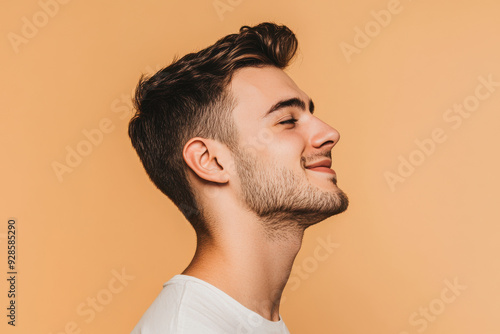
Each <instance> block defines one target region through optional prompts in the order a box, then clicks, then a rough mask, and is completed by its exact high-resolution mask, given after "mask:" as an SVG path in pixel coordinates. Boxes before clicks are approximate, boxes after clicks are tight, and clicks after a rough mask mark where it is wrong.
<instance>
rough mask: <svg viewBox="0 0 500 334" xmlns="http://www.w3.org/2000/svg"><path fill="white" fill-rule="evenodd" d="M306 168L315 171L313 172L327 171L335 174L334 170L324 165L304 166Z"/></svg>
mask: <svg viewBox="0 0 500 334" xmlns="http://www.w3.org/2000/svg"><path fill="white" fill-rule="evenodd" d="M306 169H309V170H312V171H315V172H322V173H328V174H333V175H337V173H335V171H334V170H333V169H331V168H328V167H325V166H319V167H306Z"/></svg>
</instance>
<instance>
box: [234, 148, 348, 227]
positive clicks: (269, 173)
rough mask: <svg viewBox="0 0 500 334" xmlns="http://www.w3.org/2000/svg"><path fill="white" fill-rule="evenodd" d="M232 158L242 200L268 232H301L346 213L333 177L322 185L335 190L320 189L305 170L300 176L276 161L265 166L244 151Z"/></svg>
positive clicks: (345, 202)
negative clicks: (328, 185)
mask: <svg viewBox="0 0 500 334" xmlns="http://www.w3.org/2000/svg"><path fill="white" fill-rule="evenodd" d="M233 157H234V159H235V166H236V171H237V173H238V176H239V179H240V183H241V196H242V198H241V200H242V201H243V203H244V204H245V205H246V206H247V207H248V209H249V210H251V211H252V212H254V213H255V214H256V215H257V216H258V217H259V218H260V219H261V221H262V222H263V224H264V225H265V227H266V229H268V230H269V231H281V230H285V229H291V228H295V229H296V228H299V229H302V230H303V229H305V228H307V227H309V226H311V225H313V224H316V223H318V222H320V221H322V220H324V219H326V218H328V217H331V216H333V215H336V214H339V213H341V212H343V211H345V210H346V209H347V207H348V205H349V199H348V197H347V195H346V194H345V193H344V192H343V191H342V190H341V189H339V188H338V187H337V186H336V183H337V181H336V178H335V177H334V176H333V175H332V177H331V178H330V180H328V181H325V182H332V183H333V184H335V187H334V188H333V189H332V190H323V189H320V188H318V187H316V186H315V185H313V184H311V183H309V181H308V179H307V177H306V175H305V170H304V174H303V175H300V174H298V173H297V172H295V171H293V170H291V169H288V168H286V167H284V166H279V165H278V163H277V162H270V163H266V164H264V163H263V161H262V159H258V157H257V156H255V155H251V154H248V153H246V152H245V151H244V150H235V151H233Z"/></svg>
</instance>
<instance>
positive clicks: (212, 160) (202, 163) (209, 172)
mask: <svg viewBox="0 0 500 334" xmlns="http://www.w3.org/2000/svg"><path fill="white" fill-rule="evenodd" d="M220 149H221V147H220V144H219V143H217V142H215V141H214V140H211V139H206V138H200V137H195V138H191V139H190V140H189V141H188V142H187V143H186V145H184V149H183V151H182V156H183V158H184V161H185V162H186V164H187V165H188V166H189V168H191V170H192V171H193V172H194V173H195V174H196V175H198V177H200V178H202V179H204V180H207V181H211V182H216V183H226V182H228V181H229V176H228V173H227V169H225V168H224V164H223V163H222V161H221V160H222V159H220V157H219V156H218V153H220Z"/></svg>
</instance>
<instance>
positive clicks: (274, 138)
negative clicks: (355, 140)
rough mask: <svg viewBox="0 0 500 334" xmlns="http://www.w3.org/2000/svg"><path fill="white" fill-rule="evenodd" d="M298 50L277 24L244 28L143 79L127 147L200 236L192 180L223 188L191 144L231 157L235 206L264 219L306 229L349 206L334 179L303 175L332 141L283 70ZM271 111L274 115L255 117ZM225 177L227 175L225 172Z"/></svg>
mask: <svg viewBox="0 0 500 334" xmlns="http://www.w3.org/2000/svg"><path fill="white" fill-rule="evenodd" d="M296 50H297V40H296V38H295V35H294V34H293V33H292V32H291V31H290V30H289V29H288V28H287V27H285V26H277V25H275V24H272V23H262V24H260V25H257V26H255V27H247V26H244V27H242V28H241V29H240V33H239V34H232V35H228V36H226V37H224V38H222V39H220V40H219V41H217V42H216V43H215V44H214V45H212V46H210V47H208V48H206V49H204V50H201V51H199V52H198V53H191V54H188V55H186V56H184V57H182V58H181V59H179V60H177V61H174V62H173V63H172V64H171V65H170V66H168V67H166V68H164V69H162V70H161V71H159V72H158V73H156V74H155V75H153V76H152V77H150V78H144V77H143V78H141V80H140V82H139V84H138V87H137V91H136V97H135V104H136V108H137V112H136V114H135V116H134V117H133V118H132V120H131V121H130V125H129V135H130V138H131V140H132V144H133V146H134V148H135V149H136V150H137V153H138V155H139V157H140V158H141V161H142V163H143V165H144V168H145V169H146V172H147V173H148V175H149V177H150V178H151V180H152V181H153V183H154V184H155V185H156V186H157V187H158V188H159V189H160V190H161V191H162V192H163V193H164V194H166V195H167V196H168V197H169V198H170V199H171V200H172V201H173V202H174V203H175V204H176V205H177V206H178V207H179V209H180V210H181V212H182V213H183V214H184V215H185V216H186V218H187V219H188V220H189V221H190V222H191V223H192V224H193V226H194V227H195V229H196V230H197V232H204V230H205V221H206V219H207V217H205V216H204V210H203V208H202V207H200V205H199V204H200V203H199V201H198V200H197V198H198V197H197V192H198V191H199V189H196V188H197V187H196V186H194V184H193V182H192V175H194V176H195V177H196V178H197V180H196V181H197V182H196V185H203V184H207V183H208V184H212V183H220V184H224V183H227V180H226V181H223V180H222V179H220V178H217V177H215V178H211V176H210V177H206V176H205V175H206V174H204V172H203V171H200V170H199V168H198V167H199V166H200V165H198V164H197V163H198V162H199V161H201V160H198V162H195V160H196V159H197V158H198V159H203V157H202V155H201V154H198V153H197V152H201V151H199V147H200V146H199V145H202V146H203V145H205V144H207V147H208V146H209V145H208V143H210V142H216V143H220V144H222V145H223V146H224V147H226V148H227V150H228V151H229V152H230V155H231V157H232V158H234V165H235V167H236V168H235V169H234V170H233V171H234V174H233V175H232V176H231V177H232V178H233V179H234V178H238V183H239V190H240V194H241V199H242V202H243V205H245V206H246V207H248V208H249V209H250V210H252V211H253V212H255V213H256V214H257V215H258V216H259V217H261V218H263V220H264V221H267V222H269V223H270V222H271V221H275V220H277V219H284V218H287V217H288V218H290V217H295V218H296V220H297V222H299V223H301V224H304V225H305V224H307V222H309V224H311V223H315V222H317V221H320V220H322V219H325V218H326V217H328V216H331V215H332V214H335V213H339V212H342V211H344V210H345V209H346V208H347V203H348V201H347V196H345V194H344V193H343V192H342V191H341V190H340V189H338V188H337V187H336V178H335V176H334V174H332V173H326V172H325V171H324V170H323V171H321V168H320V169H308V168H306V167H307V166H309V165H311V164H312V163H314V162H316V161H319V160H325V159H329V158H330V157H331V153H330V150H331V149H332V147H333V146H334V145H335V144H336V142H337V141H338V139H339V134H338V132H337V131H336V130H334V129H332V128H331V127H329V126H328V125H326V124H325V123H323V122H321V121H319V120H318V119H317V118H316V117H315V116H312V111H313V110H312V101H311V100H310V99H309V98H308V97H307V96H306V95H305V93H303V92H302V91H301V90H300V89H298V87H297V86H296V85H295V84H294V83H293V81H292V80H291V79H290V78H289V77H288V76H287V75H286V74H285V73H284V72H283V69H284V68H286V67H287V66H288V64H289V62H290V60H291V59H292V58H293V56H294V55H295V52H296ZM279 102H281V104H279ZM276 103H278V104H276ZM271 106H274V109H275V110H274V111H272V112H270V113H269V114H267V115H265V114H263V113H264V112H265V111H268V110H270V109H269V108H270V107H271ZM292 114H293V118H295V119H298V121H297V124H293V121H291V120H290V119H291V118H292ZM280 115H281V116H280ZM287 115H288V116H287ZM196 138H200V139H201V140H198V141H196ZM203 138H205V139H203ZM259 138H260V141H261V143H260V144H259V143H258V142H257V143H255V139H259ZM262 141H266V142H265V143H264V144H265V145H264V147H263V146H262ZM200 143H201V144H200ZM197 145H198V146H197ZM214 147H220V146H214ZM197 150H198V151H197ZM206 152H208V148H207V150H206ZM210 154H214V153H213V151H212V152H211V153H210ZM207 156H209V155H207ZM277 157H279V159H276V158H277ZM299 168H300V169H299ZM225 172H228V174H227V175H229V174H231V173H230V172H231V171H228V167H227V166H226V171H225ZM189 175H191V176H189ZM227 175H226V176H227ZM198 181H200V182H201V183H200V182H198ZM198 188H199V187H198Z"/></svg>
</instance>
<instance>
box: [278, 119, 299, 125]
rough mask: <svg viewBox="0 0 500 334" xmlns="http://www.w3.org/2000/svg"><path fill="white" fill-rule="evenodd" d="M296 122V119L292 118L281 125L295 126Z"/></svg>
mask: <svg viewBox="0 0 500 334" xmlns="http://www.w3.org/2000/svg"><path fill="white" fill-rule="evenodd" d="M295 122H297V120H296V119H295V118H290V119H287V120H286V121H282V122H280V123H279V124H295Z"/></svg>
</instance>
